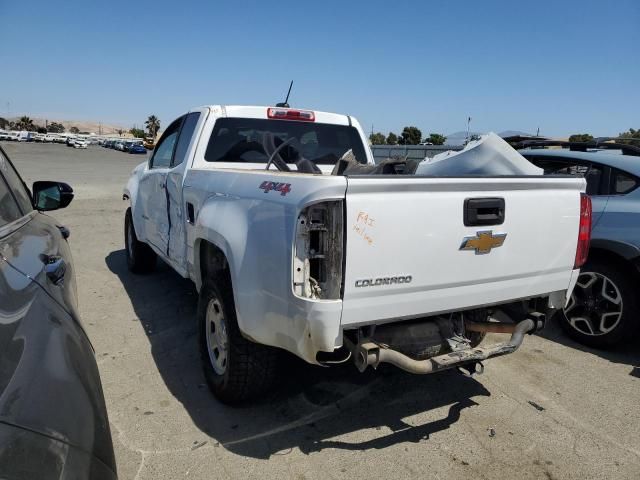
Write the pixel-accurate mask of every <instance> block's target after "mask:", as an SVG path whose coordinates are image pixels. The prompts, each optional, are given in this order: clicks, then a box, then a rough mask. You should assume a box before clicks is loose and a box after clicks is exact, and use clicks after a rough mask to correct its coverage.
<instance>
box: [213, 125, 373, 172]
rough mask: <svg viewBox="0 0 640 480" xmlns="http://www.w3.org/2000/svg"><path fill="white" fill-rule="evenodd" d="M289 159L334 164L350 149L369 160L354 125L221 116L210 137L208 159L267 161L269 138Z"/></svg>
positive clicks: (359, 160) (360, 157)
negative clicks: (285, 143) (285, 144)
mask: <svg viewBox="0 0 640 480" xmlns="http://www.w3.org/2000/svg"><path fill="white" fill-rule="evenodd" d="M271 136H272V138H273V144H274V145H275V146H276V147H278V146H279V145H281V144H282V143H283V142H287V146H285V147H283V148H282V150H281V151H280V155H281V156H282V158H283V160H285V161H286V162H287V163H295V162H297V161H298V160H300V159H301V158H306V159H307V160H311V161H312V162H313V163H315V164H316V165H333V164H335V163H336V162H337V161H338V160H339V159H340V158H341V157H342V156H343V155H344V154H345V153H347V152H348V151H349V150H351V151H352V152H353V154H354V156H355V158H356V160H357V161H358V162H359V163H367V157H366V154H365V150H364V146H363V144H362V140H360V135H359V134H358V131H357V130H356V129H355V128H354V127H349V126H346V125H331V124H326V123H315V122H296V121H290V120H266V119H256V118H221V119H219V120H217V121H216V124H215V126H214V128H213V132H212V133H211V138H210V139H209V145H208V146H207V151H206V152H205V155H204V158H205V160H206V161H208V162H245V163H267V160H268V159H269V155H268V154H267V151H269V152H271V151H273V148H270V146H269V145H270V144H269V142H270V141H271V140H270V138H271Z"/></svg>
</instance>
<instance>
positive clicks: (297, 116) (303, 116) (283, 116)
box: [267, 108, 316, 122]
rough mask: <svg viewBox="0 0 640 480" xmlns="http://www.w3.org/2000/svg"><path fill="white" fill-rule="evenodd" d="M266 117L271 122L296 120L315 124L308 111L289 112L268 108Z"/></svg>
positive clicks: (310, 112)
mask: <svg viewBox="0 0 640 480" xmlns="http://www.w3.org/2000/svg"><path fill="white" fill-rule="evenodd" d="M267 117H268V118H271V119H273V120H297V121H300V122H315V120H316V116H315V114H314V113H313V112H312V111H310V110H291V109H289V108H268V109H267Z"/></svg>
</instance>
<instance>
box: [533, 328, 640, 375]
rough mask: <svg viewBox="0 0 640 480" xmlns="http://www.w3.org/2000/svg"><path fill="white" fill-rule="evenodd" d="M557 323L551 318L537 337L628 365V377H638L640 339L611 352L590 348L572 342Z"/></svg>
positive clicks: (639, 369) (639, 368) (639, 372)
mask: <svg viewBox="0 0 640 480" xmlns="http://www.w3.org/2000/svg"><path fill="white" fill-rule="evenodd" d="M559 321H560V320H559V319H558V318H557V317H553V318H551V319H550V320H549V321H547V324H546V326H545V328H544V330H542V331H541V332H539V333H538V334H537V335H539V336H541V337H542V338H546V339H547V340H551V341H552V342H556V343H560V344H562V345H564V346H566V347H570V348H575V349H576V350H580V351H582V352H586V353H590V354H592V355H597V356H599V357H601V358H604V359H605V360H608V361H610V362H613V363H619V364H622V365H629V366H631V367H632V368H631V370H630V371H629V375H632V376H634V377H640V347H639V345H638V344H639V343H640V339H635V340H634V341H633V342H631V343H627V344H625V345H621V346H619V347H617V348H613V349H611V350H601V349H597V348H591V347H587V346H586V345H582V344H580V343H578V342H576V341H574V340H572V339H571V338H570V337H569V335H567V334H566V333H565V332H564V331H563V330H562V327H561V326H560V323H559Z"/></svg>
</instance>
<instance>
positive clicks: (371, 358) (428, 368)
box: [348, 312, 544, 375]
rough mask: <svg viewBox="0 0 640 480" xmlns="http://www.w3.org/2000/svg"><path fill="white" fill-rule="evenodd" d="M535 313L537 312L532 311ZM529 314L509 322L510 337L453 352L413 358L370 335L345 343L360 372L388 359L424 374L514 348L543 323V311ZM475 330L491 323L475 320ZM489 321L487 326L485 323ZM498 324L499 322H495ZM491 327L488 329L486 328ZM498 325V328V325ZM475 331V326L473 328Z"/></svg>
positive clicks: (514, 349) (392, 362)
mask: <svg viewBox="0 0 640 480" xmlns="http://www.w3.org/2000/svg"><path fill="white" fill-rule="evenodd" d="M536 313H537V312H536ZM529 317H530V318H527V319H525V320H522V321H521V322H519V323H516V324H513V325H509V327H511V328H512V331H511V332H508V333H511V338H510V339H509V341H508V342H505V343H499V344H496V345H490V346H487V347H476V348H467V349H464V350H457V351H455V352H450V353H446V354H443V355H438V356H435V357H432V358H429V359H427V360H414V359H413V358H411V357H408V356H406V355H404V354H402V353H400V352H398V351H396V350H392V349H390V348H388V347H387V346H384V345H379V344H377V343H375V342H373V341H371V340H370V339H364V340H363V341H362V342H360V343H358V344H357V345H354V344H350V345H348V346H349V347H350V348H351V349H352V351H353V357H354V362H355V364H356V367H357V368H358V370H359V371H360V372H364V371H365V370H366V368H367V367H368V366H371V367H373V368H377V367H378V365H380V364H381V363H390V364H392V365H395V366H396V367H398V368H400V369H402V370H404V371H406V372H410V373H416V374H419V375H425V374H428V373H434V372H439V371H441V370H448V369H450V368H455V367H459V366H462V365H465V364H468V363H477V362H481V361H482V360H486V359H488V358H492V357H499V356H502V355H507V354H509V353H513V352H515V351H516V350H517V349H518V348H519V347H520V345H521V344H522V340H523V339H524V335H525V334H526V333H530V332H531V333H532V332H534V331H536V330H538V329H539V328H540V327H541V326H542V325H544V315H543V314H540V313H537V315H530V316H529ZM475 325H476V326H478V325H479V327H478V328H482V329H483V330H479V331H487V332H488V331H494V330H492V329H493V328H494V327H493V325H492V324H475ZM489 325H491V327H489ZM497 325H500V324H496V326H497ZM487 328H491V329H487ZM499 328H502V326H500V327H499ZM474 331H478V330H474Z"/></svg>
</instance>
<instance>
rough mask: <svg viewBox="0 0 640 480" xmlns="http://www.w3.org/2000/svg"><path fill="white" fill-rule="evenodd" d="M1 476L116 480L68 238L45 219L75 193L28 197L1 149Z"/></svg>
mask: <svg viewBox="0 0 640 480" xmlns="http://www.w3.org/2000/svg"><path fill="white" fill-rule="evenodd" d="M0 165H2V166H3V168H1V169H0V244H1V245H2V248H1V249H0V477H2V478H7V479H9V478H11V479H14V478H15V479H18V478H19V479H23V478H24V479H27V478H34V479H35V478H83V479H84V478H87V479H88V478H92V479H100V480H114V479H115V478H116V466H115V460H114V454H113V446H112V442H111V433H110V431H109V421H108V418H107V411H106V408H105V402H104V397H103V393H102V386H101V383H100V377H99V374H98V367H97V364H96V359H95V357H94V351H93V348H92V346H91V343H90V341H89V338H88V337H87V334H86V332H85V331H84V329H83V327H82V324H81V322H80V318H79V316H78V308H77V301H76V295H77V294H76V282H75V272H74V267H73V262H72V259H71V252H70V249H69V245H68V243H67V237H68V236H69V231H68V230H67V229H66V228H65V227H63V226H61V225H60V224H59V223H58V222H56V220H55V219H53V218H52V217H50V216H48V215H44V214H43V213H42V212H43V211H49V210H55V209H58V208H64V207H66V206H67V205H68V204H69V202H71V200H72V199H73V190H72V189H71V187H69V185H67V184H65V183H60V182H49V181H47V182H35V183H34V184H33V188H32V191H33V196H32V195H31V194H30V193H29V191H28V189H27V187H26V186H25V185H24V183H23V181H22V180H21V178H20V176H19V175H18V173H17V172H16V170H15V168H14V166H13V165H12V163H11V162H10V160H9V158H8V157H7V155H6V153H5V152H4V150H3V149H2V148H0Z"/></svg>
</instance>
